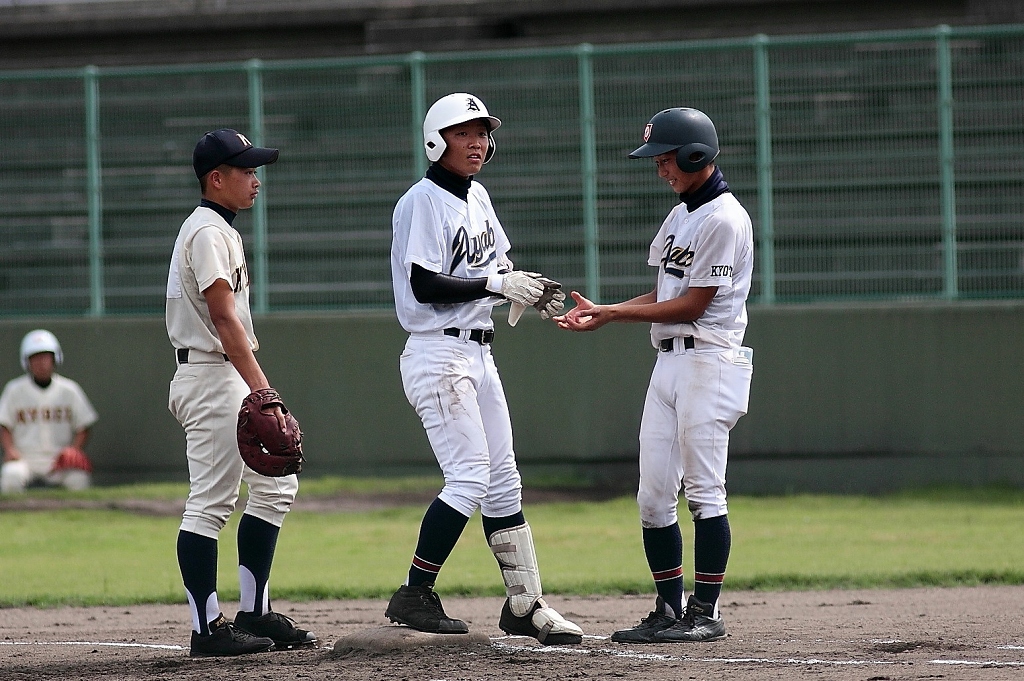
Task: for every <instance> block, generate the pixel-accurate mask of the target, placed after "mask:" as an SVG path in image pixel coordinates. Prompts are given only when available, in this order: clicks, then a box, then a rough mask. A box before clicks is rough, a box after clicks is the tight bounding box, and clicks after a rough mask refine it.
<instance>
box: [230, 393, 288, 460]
mask: <svg viewBox="0 0 1024 681" xmlns="http://www.w3.org/2000/svg"><path fill="white" fill-rule="evenodd" d="M274 407H280V408H281V411H282V412H283V413H284V423H285V429H284V431H282V430H281V425H280V423H279V422H278V420H277V417H276V416H275V415H274V411H273V410H274ZM238 453H239V454H240V455H241V456H242V461H244V462H245V465H246V466H248V467H249V468H251V469H253V470H254V471H256V472H257V473H259V474H260V475H266V476H269V477H272V478H280V477H282V476H285V475H291V474H292V473H301V472H302V462H303V460H304V459H303V458H302V431H301V430H299V422H298V421H296V420H295V417H294V416H292V415H291V412H289V411H288V408H287V407H285V406H284V402H283V401H282V400H281V396H280V395H279V394H278V393H277V391H276V390H274V389H273V388H261V389H260V390H254V391H253V392H251V393H249V395H248V396H247V397H246V398H245V399H244V400H242V408H241V409H240V410H239V411H238Z"/></svg>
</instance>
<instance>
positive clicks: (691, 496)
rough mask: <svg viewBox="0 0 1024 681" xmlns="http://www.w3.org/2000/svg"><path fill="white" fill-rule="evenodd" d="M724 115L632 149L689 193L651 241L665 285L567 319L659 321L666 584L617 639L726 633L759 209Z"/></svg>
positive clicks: (644, 516) (660, 563)
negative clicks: (734, 163)
mask: <svg viewBox="0 0 1024 681" xmlns="http://www.w3.org/2000/svg"><path fill="white" fill-rule="evenodd" d="M718 151H719V146H718V135H717V132H716V131H715V127H714V124H713V123H712V122H711V119H709V118H708V117H707V116H706V115H705V114H703V113H702V112H700V111H697V110H696V109H685V108H677V109H667V110H665V111H662V112H660V113H658V114H657V115H655V116H654V118H652V119H651V121H650V123H648V124H647V128H646V129H645V131H644V145H643V146H641V147H640V148H638V149H636V150H634V151H633V152H632V153H631V154H630V158H653V159H654V166H655V168H656V170H657V171H658V175H659V176H660V177H662V178H663V179H664V180H666V181H667V182H668V184H669V186H670V187H671V188H672V189H673V190H674V191H675V192H676V194H678V195H679V199H680V203H679V204H678V205H677V206H676V207H675V208H673V209H672V211H671V212H670V213H669V214H668V217H667V218H665V221H664V223H663V224H662V226H661V229H660V230H659V231H658V234H657V236H656V237H655V238H654V241H653V242H652V243H651V248H650V254H649V256H648V261H647V264H648V265H650V266H652V267H657V268H658V274H657V283H656V285H655V287H654V290H652V291H650V292H649V293H645V294H643V295H641V296H638V297H636V298H633V299H631V300H627V301H625V302H621V303H618V304H615V305H595V304H594V303H593V302H591V301H589V300H587V299H586V298H584V297H583V296H582V295H580V294H579V293H577V292H575V291H574V292H573V293H572V296H573V298H574V299H575V301H576V307H575V308H573V309H572V310H570V311H569V312H568V313H567V314H565V315H562V316H560V317H556V319H555V321H556V322H557V323H558V325H559V326H560V327H562V328H565V329H570V330H572V331H593V330H595V329H598V328H600V327H602V326H604V325H605V324H608V323H609V322H649V323H650V324H651V340H652V342H653V344H654V347H655V348H656V349H657V350H658V351H659V352H658V359H657V362H656V363H655V366H654V372H653V374H652V376H651V383H650V387H649V388H648V390H647V399H646V402H645V403H644V413H643V419H642V422H641V425H640V489H639V492H638V494H637V502H638V504H639V506H640V522H641V525H642V527H643V542H644V551H645V553H646V555H647V562H648V565H649V566H650V569H651V575H652V577H653V578H654V583H655V586H656V588H657V591H658V597H657V601H656V604H655V608H654V610H653V611H652V612H651V613H650V614H649V615H647V617H645V618H643V619H642V620H641V621H640V623H639V624H638V625H636V626H634V627H631V628H628V629H622V630H620V631H616V632H615V633H614V634H613V635H612V640H613V641H618V642H624V643H625V642H629V643H652V642H671V641H712V640H715V639H719V638H723V637H724V636H725V623H724V622H723V621H722V618H721V616H720V614H719V611H718V600H719V596H720V594H721V590H722V580H723V578H724V577H725V567H726V563H727V562H728V559H729V550H730V547H731V542H732V539H731V533H730V531H729V519H728V515H727V513H728V508H727V506H726V500H725V468H726V459H727V456H728V442H729V431H730V430H731V429H732V427H733V426H734V425H735V424H736V421H737V420H738V419H739V418H740V416H742V415H743V414H745V413H746V411H747V397H748V395H749V392H750V378H751V374H752V369H753V366H752V363H751V359H752V356H753V351H752V350H751V349H750V348H747V347H743V346H742V341H743V333H744V330H745V329H746V325H747V312H746V299H747V294H748V292H749V291H750V279H751V274H752V272H753V259H752V256H753V251H754V243H753V231H752V229H751V224H750V217H749V216H748V215H747V212H746V210H744V209H743V206H741V205H740V203H739V201H737V200H736V198H735V197H734V196H733V195H732V193H731V192H730V191H729V186H728V185H727V184H726V182H725V179H724V178H723V176H722V172H721V170H719V169H718V168H717V167H716V166H715V164H714V160H715V158H716V157H717V156H718ZM680 485H682V490H683V494H684V496H685V497H686V505H687V508H688V509H689V511H690V514H691V516H692V517H693V525H694V546H693V563H694V590H693V594H692V595H691V596H690V598H689V599H687V602H686V606H685V608H684V607H683V567H682V551H683V547H682V535H681V533H680V530H679V523H678V521H677V515H676V507H677V505H678V502H679V490H680Z"/></svg>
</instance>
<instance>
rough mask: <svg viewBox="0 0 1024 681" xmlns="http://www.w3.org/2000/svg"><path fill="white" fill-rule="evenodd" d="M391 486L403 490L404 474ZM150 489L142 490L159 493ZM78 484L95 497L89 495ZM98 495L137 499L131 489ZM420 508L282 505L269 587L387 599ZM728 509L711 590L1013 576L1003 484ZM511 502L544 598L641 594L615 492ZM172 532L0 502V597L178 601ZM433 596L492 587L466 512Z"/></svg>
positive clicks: (145, 522)
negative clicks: (719, 571) (529, 532)
mask: <svg viewBox="0 0 1024 681" xmlns="http://www.w3.org/2000/svg"><path fill="white" fill-rule="evenodd" d="M392 484H398V483H392ZM402 484H413V485H414V487H412V488H408V487H406V488H404V489H419V487H416V486H415V485H417V484H419V483H402ZM309 487H312V488H313V491H310V490H309V489H308V488H309ZM399 487H400V488H401V485H399ZM352 489H354V488H352ZM337 491H338V489H337V483H331V482H328V483H323V489H321V490H320V493H322V494H328V493H330V494H334V493H337ZM360 491H368V490H367V489H365V488H361V490H360ZM392 491H394V490H392ZM399 491H400V490H399ZM150 492H151V495H150V496H149V497H148V498H165V495H166V494H167V493H168V491H167V490H165V489H163V488H157V489H156V491H153V490H150ZM306 493H309V494H313V495H315V494H317V491H316V485H307V490H306ZM89 494H90V495H92V496H90V498H93V499H96V498H101V497H102V495H103V490H91V491H90V492H89ZM108 494H109V495H110V498H116V499H126V498H132V497H133V496H137V497H140V498H147V497H146V491H145V490H142V491H140V490H138V489H136V491H135V493H134V494H127V493H125V491H124V489H123V488H114V489H111V490H108ZM424 509H425V505H422V506H421V505H416V506H409V507H402V508H396V509H390V510H386V511H374V512H361V513H323V514H320V513H308V512H302V511H295V512H293V513H292V514H290V516H289V517H288V519H287V521H286V523H285V527H284V530H283V532H282V533H281V538H280V541H279V544H278V552H277V560H276V561H275V564H274V571H273V575H272V578H271V586H272V595H273V597H275V598H290V599H318V598H350V597H385V596H388V595H390V594H391V592H392V591H393V590H394V589H395V588H396V587H397V586H398V584H400V583H401V582H402V580H403V579H404V577H405V572H406V570H407V569H408V563H409V559H410V558H411V555H412V550H413V548H414V545H415V541H416V533H417V530H418V527H419V521H420V519H421V517H422V515H423V511H424ZM730 509H731V510H730V521H731V524H732V530H733V552H732V557H731V560H730V563H729V571H728V573H727V575H726V587H725V588H726V590H727V591H728V590H740V589H817V588H834V587H840V588H843V587H907V586H932V585H935V586H953V585H963V584H981V583H986V584H993V583H997V584H1024V570H1022V569H1021V566H1024V542H1021V541H1020V540H1019V528H1020V527H1021V526H1022V521H1024V493H1022V492H1020V491H1017V490H1001V489H984V490H933V491H928V492H921V493H913V494H903V495H895V496H884V497H863V496H788V497H734V498H732V499H730ZM525 511H526V515H527V519H528V520H529V521H530V523H531V525H532V526H533V528H534V534H535V537H536V540H537V541H536V543H537V553H538V557H539V560H540V564H541V571H542V576H543V579H544V585H545V590H546V591H548V592H549V593H572V594H591V593H602V594H608V593H653V584H652V582H651V578H650V573H649V572H648V569H647V566H646V562H645V559H644V555H643V550H642V546H641V537H640V529H639V522H638V519H637V511H636V506H635V502H634V501H633V500H632V499H631V498H622V499H615V500H612V501H608V502H600V503H583V502H580V503H559V504H539V505H533V506H528V507H527V508H526V509H525ZM236 524H237V514H236V515H235V517H234V518H233V519H232V522H231V524H230V525H229V527H228V529H227V530H225V532H224V533H223V534H222V541H221V543H220V595H221V598H222V600H224V601H226V602H227V603H228V606H226V607H228V609H230V601H232V600H233V599H236V598H237V596H238V579H237V574H236V568H235V541H234V532H235V527H236ZM681 525H682V528H683V537H684V544H685V549H684V575H686V577H687V583H688V584H689V583H690V579H691V578H692V571H693V561H692V548H693V545H692V541H691V537H692V524H691V523H690V522H689V519H688V517H685V518H684V519H683V522H682V523H681ZM177 527H178V518H176V517H152V516H142V515H134V514H131V513H127V512H122V511H113V510H71V509H68V510H59V511H11V510H8V511H4V512H3V513H2V514H0V574H2V575H3V579H2V580H0V605H3V606H11V605H23V604H33V605H50V604H59V603H70V604H106V605H128V604H133V603H182V602H184V593H183V591H182V587H181V582H180V576H179V574H178V570H177V564H176V560H175V554H174V546H175V537H176V535H177ZM438 590H439V591H440V592H441V593H442V594H445V593H448V594H451V593H459V594H479V595H484V594H486V595H500V594H502V593H503V589H502V585H501V577H500V574H499V572H498V569H497V567H496V564H495V562H494V558H493V557H492V556H491V554H490V551H489V550H488V549H487V547H486V544H485V541H484V538H483V533H482V531H481V529H480V522H479V517H476V518H474V519H473V520H471V521H470V524H469V526H468V527H467V530H466V532H465V533H464V534H463V537H462V539H461V540H460V542H459V544H458V546H456V548H455V551H454V552H453V554H452V556H451V558H450V559H449V561H448V563H447V564H446V565H445V567H444V569H443V570H442V571H441V575H440V579H439V581H438Z"/></svg>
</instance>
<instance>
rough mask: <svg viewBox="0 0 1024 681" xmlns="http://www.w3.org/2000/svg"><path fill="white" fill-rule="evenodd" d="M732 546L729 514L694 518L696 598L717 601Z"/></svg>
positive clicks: (704, 600)
mask: <svg viewBox="0 0 1024 681" xmlns="http://www.w3.org/2000/svg"><path fill="white" fill-rule="evenodd" d="M731 548H732V531H731V530H730V529H729V516H727V515H720V516H718V517H716V518H702V519H700V520H694V521H693V572H694V576H693V595H694V596H696V597H697V600H699V601H703V602H704V603H711V604H712V605H713V604H715V603H717V602H718V597H719V596H720V595H721V594H722V582H723V581H724V580H725V566H726V563H728V562H729V550H730V549H731Z"/></svg>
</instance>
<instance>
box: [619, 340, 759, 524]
mask: <svg viewBox="0 0 1024 681" xmlns="http://www.w3.org/2000/svg"><path fill="white" fill-rule="evenodd" d="M752 354H753V353H752V351H751V350H750V348H738V349H732V350H724V351H718V350H714V351H703V352H702V351H699V350H696V351H695V350H694V349H692V348H691V349H688V350H684V349H682V348H678V347H677V349H675V350H673V351H671V352H659V353H658V360H657V362H656V363H655V365H654V372H653V373H652V375H651V383H650V386H649V387H648V389H647V399H646V401H645V403H644V414H643V420H642V421H641V424H640V490H639V492H638V493H637V503H638V504H639V506H640V522H641V523H642V525H643V526H644V527H652V528H653V527H668V526H669V525H672V524H674V523H676V522H677V520H678V517H677V510H676V507H677V506H678V503H679V490H680V485H681V486H682V489H683V495H684V497H685V498H686V503H687V506H688V508H689V510H690V513H691V515H692V516H693V518H694V520H698V519H700V518H714V517H717V516H720V515H725V514H726V513H728V506H727V505H726V501H725V468H726V462H727V459H728V451H729V431H730V430H731V429H732V427H733V426H734V425H736V422H737V421H738V420H739V418H740V417H741V416H743V414H745V413H746V412H747V399H748V397H749V395H750V379H751V376H752V373H753V364H752V362H751V357H752Z"/></svg>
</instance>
